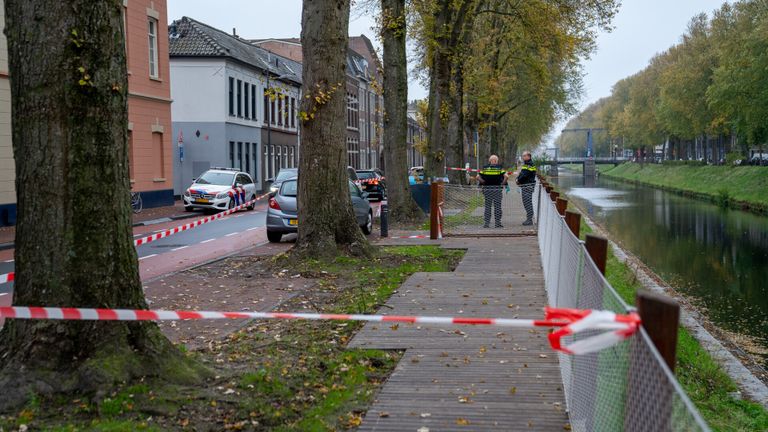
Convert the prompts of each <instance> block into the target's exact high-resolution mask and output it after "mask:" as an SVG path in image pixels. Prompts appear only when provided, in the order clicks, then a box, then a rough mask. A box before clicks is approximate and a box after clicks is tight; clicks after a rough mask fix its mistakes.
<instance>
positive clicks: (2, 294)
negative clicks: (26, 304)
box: [0, 293, 8, 297]
mask: <svg viewBox="0 0 768 432" xmlns="http://www.w3.org/2000/svg"><path fill="white" fill-rule="evenodd" d="M4 295H8V293H0V297H2V296H4Z"/></svg>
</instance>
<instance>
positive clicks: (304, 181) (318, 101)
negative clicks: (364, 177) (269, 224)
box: [296, 0, 391, 258]
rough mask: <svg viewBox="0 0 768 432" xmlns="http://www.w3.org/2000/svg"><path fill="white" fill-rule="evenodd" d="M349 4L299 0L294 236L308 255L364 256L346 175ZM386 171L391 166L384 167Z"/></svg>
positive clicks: (343, 0) (341, 0)
mask: <svg viewBox="0 0 768 432" xmlns="http://www.w3.org/2000/svg"><path fill="white" fill-rule="evenodd" d="M348 27H349V0H323V1H318V0H304V6H303V9H302V16H301V41H302V44H301V45H302V55H303V58H304V63H303V75H302V78H303V86H302V92H303V94H304V96H305V97H304V99H303V100H302V102H301V114H302V116H303V118H302V121H301V137H302V146H301V148H302V150H301V151H302V153H303V154H302V155H301V160H300V164H299V173H300V174H299V194H298V195H299V196H298V200H299V238H298V240H297V242H296V251H297V252H298V253H299V254H303V255H305V256H308V257H313V258H317V257H330V256H333V255H336V254H337V253H338V248H339V246H341V247H342V248H343V249H346V250H345V252H349V253H353V254H366V253H368V241H367V240H366V238H365V237H364V236H363V234H362V232H361V231H360V227H359V226H358V225H357V221H356V219H355V214H354V211H353V209H352V203H351V201H350V196H349V185H348V182H349V179H348V177H347V172H346V166H347V164H346V160H347V159H346V151H347V149H346V144H345V143H346V121H345V119H346V74H345V64H346V58H347V46H348V36H347V31H348ZM390 169H391V168H390Z"/></svg>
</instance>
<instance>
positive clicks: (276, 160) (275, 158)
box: [270, 144, 280, 177]
mask: <svg viewBox="0 0 768 432" xmlns="http://www.w3.org/2000/svg"><path fill="white" fill-rule="evenodd" d="M279 149H280V147H279V146H278V147H277V149H276V148H275V146H274V144H273V145H272V148H271V149H270V150H271V151H272V172H273V174H272V176H273V177H274V176H275V175H276V174H277V173H278V171H280V156H279V155H278V154H277V150H279Z"/></svg>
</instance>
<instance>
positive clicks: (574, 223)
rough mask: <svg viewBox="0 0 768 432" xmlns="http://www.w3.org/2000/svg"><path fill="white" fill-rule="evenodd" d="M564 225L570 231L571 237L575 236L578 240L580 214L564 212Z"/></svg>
mask: <svg viewBox="0 0 768 432" xmlns="http://www.w3.org/2000/svg"><path fill="white" fill-rule="evenodd" d="M565 224H566V225H568V228H570V229H571V232H572V233H573V235H575V236H576V238H579V236H580V235H581V214H579V213H576V212H573V211H570V210H566V212H565Z"/></svg>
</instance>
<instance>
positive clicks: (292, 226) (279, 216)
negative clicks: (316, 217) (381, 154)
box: [267, 178, 373, 243]
mask: <svg viewBox="0 0 768 432" xmlns="http://www.w3.org/2000/svg"><path fill="white" fill-rule="evenodd" d="M347 183H348V185H349V195H350V198H351V199H352V208H353V209H354V210H355V217H356V218H357V224H358V225H360V229H362V230H363V234H366V235H368V234H370V233H371V232H372V230H373V210H371V204H370V203H369V202H368V194H367V193H366V192H363V191H362V190H360V188H359V187H357V185H356V184H355V183H353V182H351V181H350V182H347ZM298 191H299V182H298V180H297V179H296V178H292V179H288V180H285V181H283V182H282V184H281V185H280V189H278V191H277V193H276V194H275V196H274V197H272V198H270V199H269V208H268V209H267V239H268V240H269V241H270V242H272V243H278V242H279V241H280V240H281V239H282V238H283V235H285V234H290V233H295V232H296V231H298V228H299V219H298V217H299V215H298V213H299V212H298V205H297V195H298Z"/></svg>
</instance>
